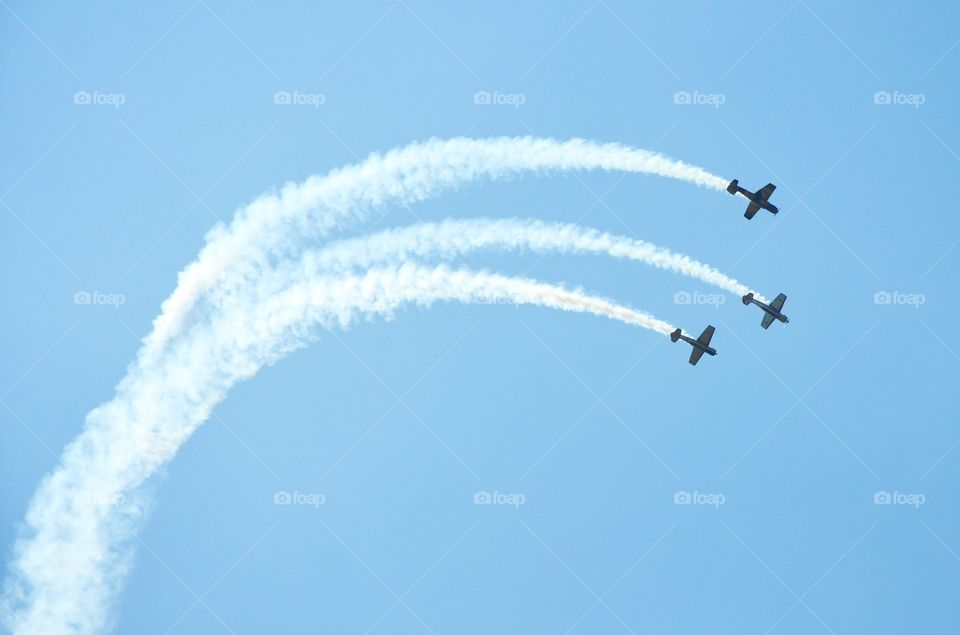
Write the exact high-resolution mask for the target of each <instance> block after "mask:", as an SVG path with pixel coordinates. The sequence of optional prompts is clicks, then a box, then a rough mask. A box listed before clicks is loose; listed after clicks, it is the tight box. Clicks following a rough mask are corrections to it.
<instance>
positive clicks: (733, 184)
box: [727, 179, 740, 194]
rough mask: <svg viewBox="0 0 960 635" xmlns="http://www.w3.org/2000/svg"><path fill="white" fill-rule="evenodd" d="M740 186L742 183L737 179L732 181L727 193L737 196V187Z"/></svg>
mask: <svg viewBox="0 0 960 635" xmlns="http://www.w3.org/2000/svg"><path fill="white" fill-rule="evenodd" d="M739 184H740V181H738V180H737V179H733V180H732V181H730V185H728V186H727V191H728V192H730V193H731V194H736V193H737V185H739Z"/></svg>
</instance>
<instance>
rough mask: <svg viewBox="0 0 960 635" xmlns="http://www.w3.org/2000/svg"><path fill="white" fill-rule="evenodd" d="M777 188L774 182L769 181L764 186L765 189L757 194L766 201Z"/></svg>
mask: <svg viewBox="0 0 960 635" xmlns="http://www.w3.org/2000/svg"><path fill="white" fill-rule="evenodd" d="M775 189H777V186H776V185H774V184H773V183H767V184H766V185H764V186H763V189H762V190H760V191H759V192H757V196H758V197H760V200H761V201H765V200H767V199H768V198H770V195H771V194H773V191H774V190H775Z"/></svg>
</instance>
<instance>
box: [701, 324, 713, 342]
mask: <svg viewBox="0 0 960 635" xmlns="http://www.w3.org/2000/svg"><path fill="white" fill-rule="evenodd" d="M714 330H715V329H714V328H713V327H712V326H708V327H707V328H705V329H703V333H701V334H700V337H698V338H697V341H698V342H700V343H701V344H703V345H704V346H710V339H711V338H712V337H713V331H714Z"/></svg>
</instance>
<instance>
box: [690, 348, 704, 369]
mask: <svg viewBox="0 0 960 635" xmlns="http://www.w3.org/2000/svg"><path fill="white" fill-rule="evenodd" d="M701 357H703V351H702V350H700V349H699V348H695V349H693V352H692V353H690V363H691V364H693V365H694V366H696V365H697V362H699V361H700V358H701Z"/></svg>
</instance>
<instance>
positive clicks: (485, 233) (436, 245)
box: [295, 218, 765, 302]
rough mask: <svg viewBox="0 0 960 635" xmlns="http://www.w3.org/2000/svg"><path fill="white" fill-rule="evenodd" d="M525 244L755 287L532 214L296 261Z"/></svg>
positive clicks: (360, 244)
mask: <svg viewBox="0 0 960 635" xmlns="http://www.w3.org/2000/svg"><path fill="white" fill-rule="evenodd" d="M488 248H498V249H513V250H518V249H528V250H530V251H532V252H534V253H545V252H556V253H595V254H600V253H602V254H607V255H609V256H613V257H614V258H626V259H628V260H634V261H638V262H643V263H646V264H648V265H652V266H654V267H658V268H660V269H667V270H669V271H673V272H676V273H679V274H683V275H685V276H689V277H691V278H696V279H697V280H700V281H702V282H705V283H707V284H712V285H714V286H717V287H719V288H721V289H723V290H725V291H729V292H730V293H733V294H736V295H738V296H743V295H746V294H747V293H753V294H754V295H755V296H756V297H757V299H759V300H760V301H761V302H764V301H765V300H764V299H763V294H761V293H758V292H756V291H753V290H752V289H751V288H750V287H747V286H746V285H743V284H741V283H739V282H737V281H736V280H734V279H733V278H730V277H729V276H726V275H724V274H723V273H721V272H720V271H718V270H717V269H715V268H713V267H711V266H710V265H707V264H704V263H702V262H698V261H697V260H694V259H693V258H690V257H689V256H685V255H683V254H678V253H675V252H673V251H671V250H669V249H667V248H666V247H659V246H657V245H654V244H652V243H648V242H646V241H643V240H636V239H633V238H627V237H624V236H617V235H614V234H609V233H607V232H601V231H599V230H596V229H589V228H585V227H581V226H579V225H574V224H571V223H552V222H546V221H541V220H535V219H505V220H494V219H486V218H479V219H446V220H443V221H440V222H436V223H429V222H428V223H418V224H416V225H411V226H408V227H400V228H395V229H387V230H384V231H381V232H378V233H376V234H370V235H367V236H360V237H357V238H348V239H345V240H340V241H337V242H332V243H328V244H327V245H324V246H323V247H322V248H321V249H319V250H315V251H308V252H306V253H305V254H304V255H303V257H302V258H301V259H300V261H299V262H298V263H297V264H296V265H295V266H299V267H300V268H301V269H302V270H303V272H304V273H303V274H302V275H316V274H317V273H319V272H321V271H324V270H326V271H349V270H352V269H367V268H369V267H371V266H373V265H377V264H384V263H390V262H393V263H399V262H403V261H405V260H407V259H417V260H424V259H427V258H431V257H437V258H440V259H444V260H449V259H453V258H456V257H458V256H463V255H465V254H466V253H468V252H470V251H476V250H480V249H488Z"/></svg>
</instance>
